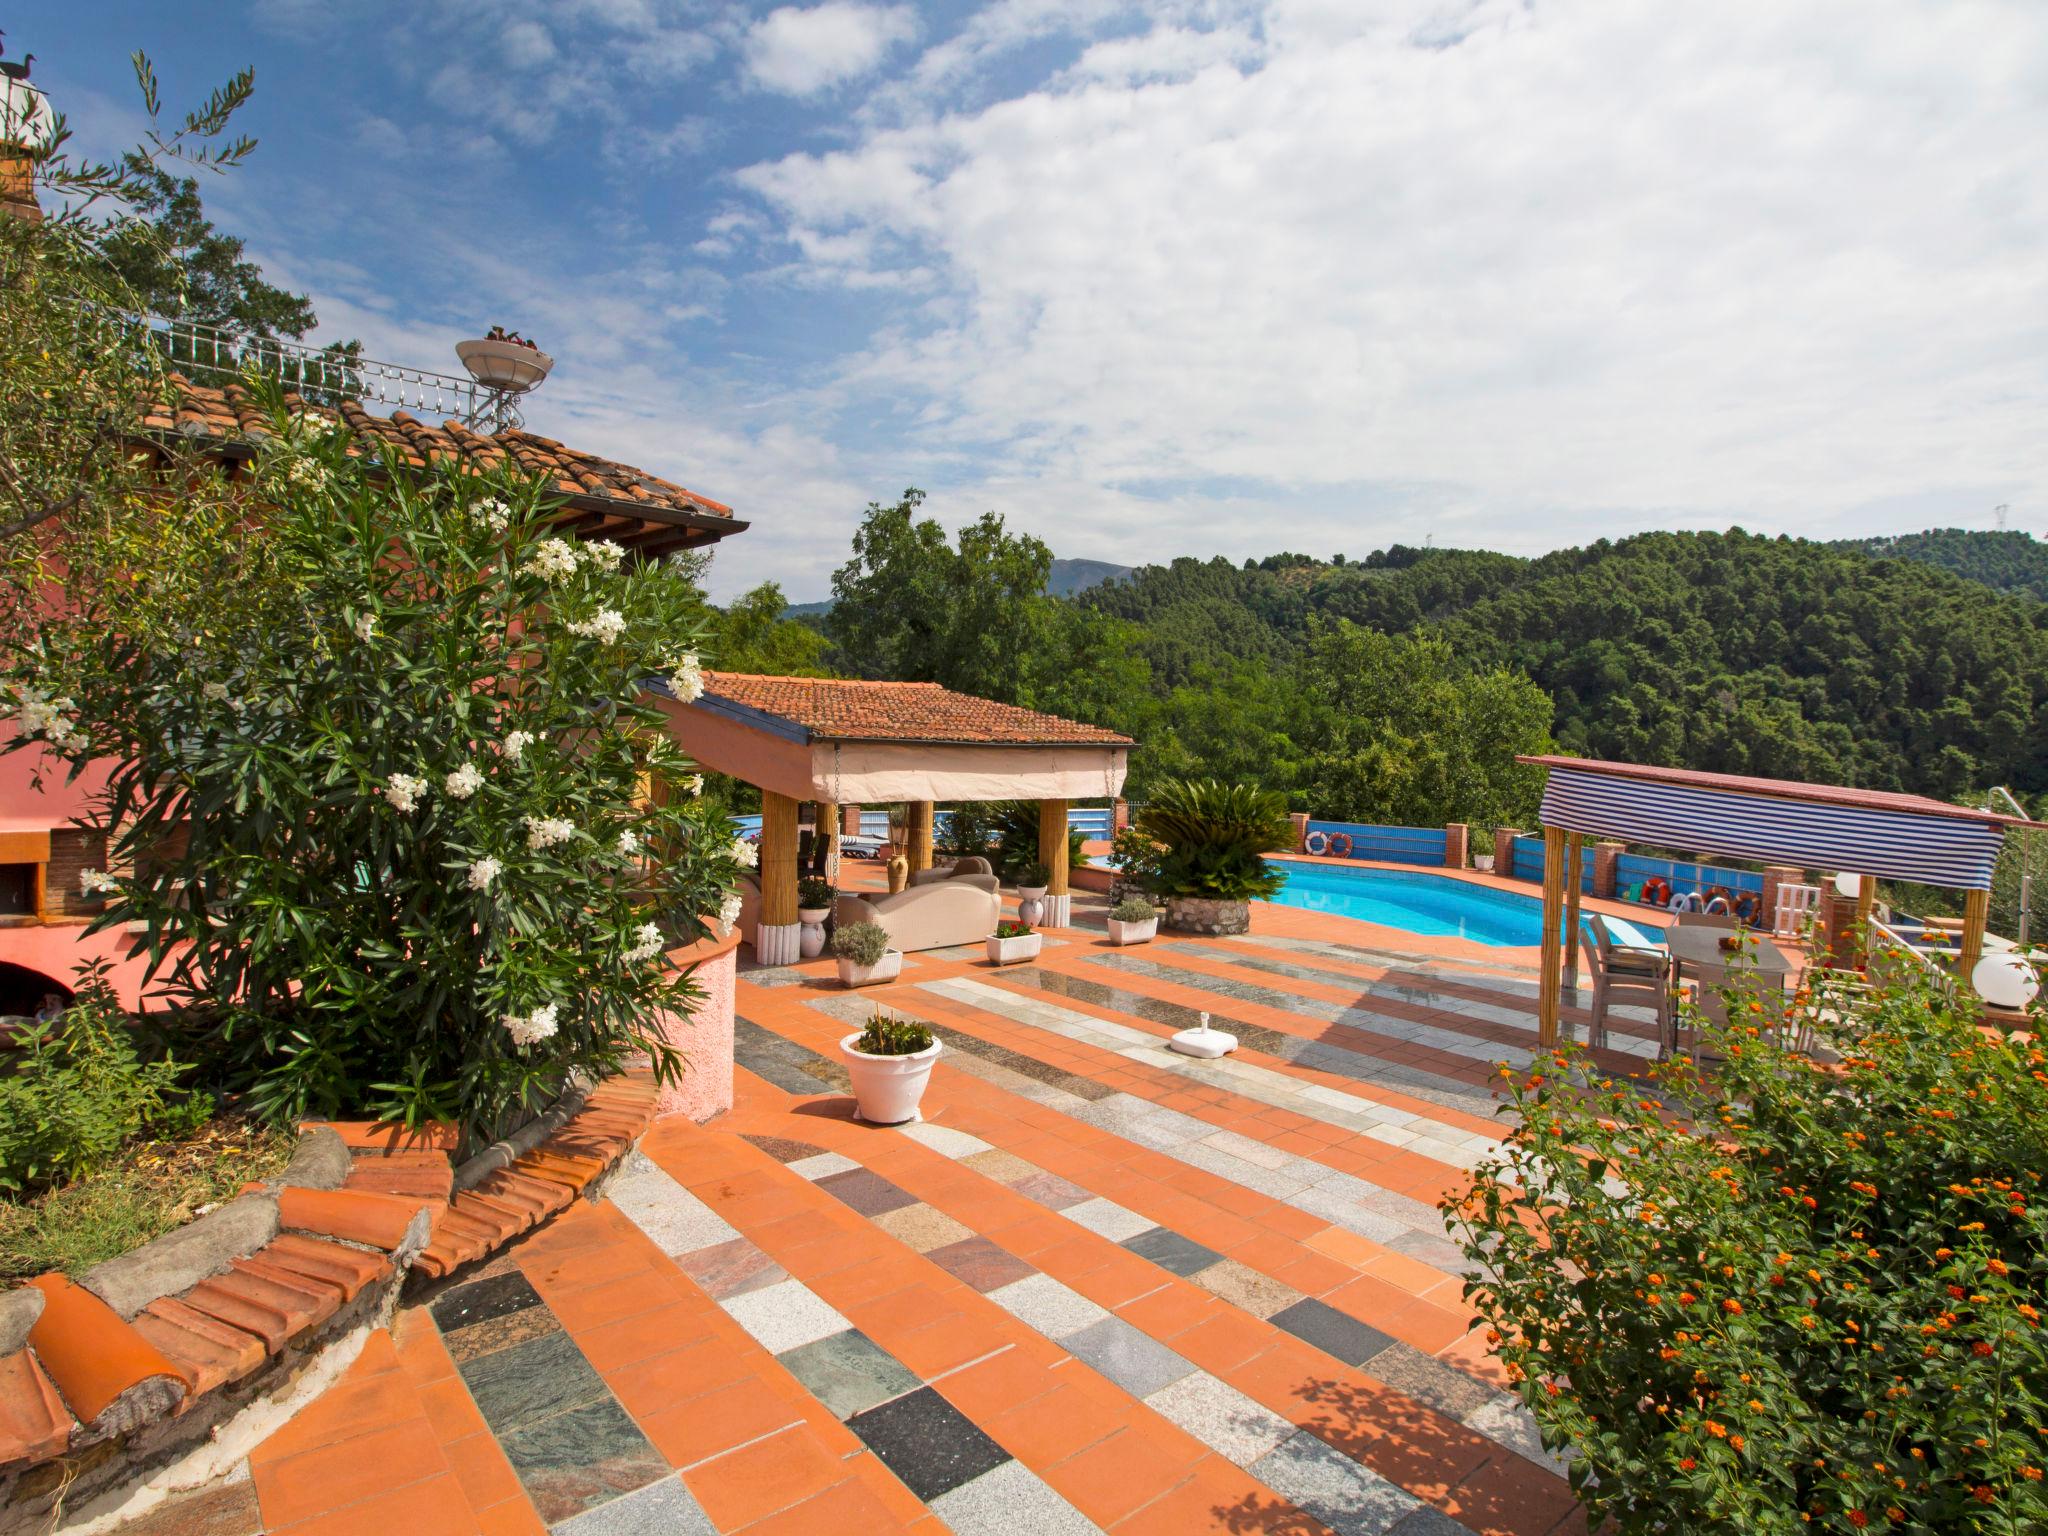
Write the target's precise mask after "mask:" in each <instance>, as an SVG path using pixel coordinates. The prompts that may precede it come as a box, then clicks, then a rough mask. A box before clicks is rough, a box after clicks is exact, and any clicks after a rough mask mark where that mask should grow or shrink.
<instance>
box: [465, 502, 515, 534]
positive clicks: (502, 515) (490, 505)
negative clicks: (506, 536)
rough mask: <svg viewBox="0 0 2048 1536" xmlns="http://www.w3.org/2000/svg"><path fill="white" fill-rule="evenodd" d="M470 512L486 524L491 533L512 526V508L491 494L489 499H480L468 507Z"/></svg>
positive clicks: (502, 530) (501, 531) (499, 531)
mask: <svg viewBox="0 0 2048 1536" xmlns="http://www.w3.org/2000/svg"><path fill="white" fill-rule="evenodd" d="M470 514H471V515H472V516H473V517H475V518H476V519H477V520H478V521H480V522H482V523H484V524H485V525H486V526H488V527H489V528H490V530H491V532H493V533H503V532H504V531H505V530H506V529H507V528H509V527H511V526H512V509H511V508H510V507H508V506H506V505H505V503H504V502H502V501H500V500H499V499H498V498H497V497H495V496H493V497H492V498H491V499H490V500H489V501H480V502H478V503H477V504H476V505H475V506H474V507H472V508H470Z"/></svg>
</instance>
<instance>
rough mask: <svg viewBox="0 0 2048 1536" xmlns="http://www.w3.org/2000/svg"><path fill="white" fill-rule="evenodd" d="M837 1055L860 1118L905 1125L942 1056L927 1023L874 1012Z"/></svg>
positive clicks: (915, 1114)
mask: <svg viewBox="0 0 2048 1536" xmlns="http://www.w3.org/2000/svg"><path fill="white" fill-rule="evenodd" d="M868 926H872V925H868ZM839 1054H840V1055H841V1056H842V1057H844V1058H845V1061H846V1073H847V1076H848V1078H849V1079H851V1081H852V1084H853V1099H854V1107H855V1108H856V1109H857V1110H858V1111H859V1113H860V1117H861V1119H863V1120H866V1121H868V1122H870V1123H871V1124H874V1125H901V1124H903V1123H904V1122H905V1121H906V1120H915V1119H917V1118H918V1112H917V1106H918V1104H919V1102H920V1101H921V1100H922V1099H923V1098H924V1090H925V1085H926V1084H927V1083H929V1082H930V1081H931V1076H932V1063H933V1062H934V1061H936V1060H938V1056H939V1042H938V1041H937V1040H936V1039H934V1038H933V1036H932V1032H931V1030H930V1028H929V1027H928V1026H926V1025H925V1024H924V1023H923V1022H921V1021H920V1020H917V1019H897V1018H891V1017H890V1016H889V1015H887V1014H885V1013H881V1012H875V1013H872V1014H870V1015H868V1021H867V1025H866V1027H865V1028H863V1029H862V1030H861V1031H860V1032H859V1033H858V1034H851V1035H846V1036H844V1037H843V1038H842V1039H841V1040H840V1042H839Z"/></svg>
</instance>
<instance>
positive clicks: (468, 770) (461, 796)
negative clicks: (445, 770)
mask: <svg viewBox="0 0 2048 1536" xmlns="http://www.w3.org/2000/svg"><path fill="white" fill-rule="evenodd" d="M441 787H442V788H443V789H445V790H447V791H448V793H449V795H450V796H451V797H452V798H454V799H457V800H467V799H468V798H469V797H470V796H471V795H473V794H475V793H476V792H477V791H478V790H480V789H482V788H483V787H484V776H483V775H482V774H480V773H478V772H477V771H476V764H475V763H464V764H463V765H462V766H461V767H460V768H458V769H456V770H455V771H454V772H453V773H451V774H449V775H448V777H447V778H445V779H443V780H442V781H441Z"/></svg>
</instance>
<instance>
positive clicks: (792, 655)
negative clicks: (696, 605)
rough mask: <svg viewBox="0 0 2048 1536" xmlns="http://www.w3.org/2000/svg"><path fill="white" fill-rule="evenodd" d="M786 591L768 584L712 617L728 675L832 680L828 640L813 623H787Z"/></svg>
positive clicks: (715, 646)
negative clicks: (751, 673)
mask: <svg viewBox="0 0 2048 1536" xmlns="http://www.w3.org/2000/svg"><path fill="white" fill-rule="evenodd" d="M788 606H789V604H788V601H787V600H786V599H785V598H784V597H783V595H782V588H781V587H779V586H777V585H776V584H775V583H774V582H772V581H764V582H762V583H761V585H760V586H758V587H755V588H754V589H753V590H752V591H750V592H748V593H746V594H745V595H743V596H741V597H738V598H735V599H734V600H733V601H732V602H731V603H730V604H728V605H727V606H726V607H724V608H722V609H715V610H713V611H712V613H711V634H712V649H713V650H714V651H715V652H716V653H717V655H718V664H719V666H721V667H722V668H724V669H725V670H726V671H728V672H759V673H766V674H769V675H771V676H775V677H830V676H832V669H831V668H830V667H828V666H827V665H826V664H825V652H826V650H827V649H828V648H829V645H828V642H827V641H826V639H825V637H824V636H823V635H821V634H819V633H818V632H817V631H816V630H815V629H812V628H811V627H810V626H809V625H808V624H799V623H797V622H796V621H795V620H794V619H785V618H784V617H783V616H782V611H783V610H784V609H785V608H787V607H788Z"/></svg>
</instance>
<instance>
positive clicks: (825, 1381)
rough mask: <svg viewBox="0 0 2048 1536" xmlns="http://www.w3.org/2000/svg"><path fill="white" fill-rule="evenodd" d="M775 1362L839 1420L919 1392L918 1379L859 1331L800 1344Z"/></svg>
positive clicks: (777, 1357)
mask: <svg viewBox="0 0 2048 1536" xmlns="http://www.w3.org/2000/svg"><path fill="white" fill-rule="evenodd" d="M775 1358H776V1359H778V1360H780V1361H781V1362H782V1363H783V1365H784V1366H786V1367H787V1368H788V1370H789V1373H790V1375H792V1376H794V1377H795V1378H796V1379H797V1380H798V1381H800V1382H802V1383H803V1384H804V1389H805V1390H806V1391H808V1392H809V1393H810V1394H811V1396H813V1397H815V1398H816V1399H817V1400H818V1401H819V1402H821V1403H823V1404H824V1405H825V1406H826V1407H827V1408H830V1409H831V1410H832V1411H833V1412H834V1413H835V1414H837V1415H838V1416H839V1417H840V1418H842V1419H848V1418H851V1417H853V1415H855V1414H856V1413H861V1412H864V1411H866V1410H867V1409H869V1408H873V1407H874V1406H875V1405H876V1404H878V1403H886V1402H887V1401H889V1399H890V1398H892V1397H901V1396H902V1395H903V1394H904V1393H906V1392H914V1391H916V1390H917V1387H918V1379H917V1378H916V1377H915V1376H913V1375H912V1374H911V1373H910V1372H909V1370H907V1369H906V1368H905V1367H904V1365H903V1364H902V1362H901V1361H899V1360H897V1359H896V1357H895V1356H894V1355H891V1354H890V1353H889V1352H888V1351H886V1350H885V1349H883V1348H882V1347H881V1345H879V1344H877V1343H876V1342H875V1341H874V1340H873V1339H871V1338H869V1337H868V1336H867V1335H866V1334H864V1333H862V1332H861V1331H860V1330H859V1329H858V1328H849V1329H847V1330H846V1331H845V1332H843V1333H832V1334H827V1335H826V1336H825V1337H824V1338H822V1339H813V1340H812V1341H811V1342H810V1343H808V1344H799V1345H798V1346H797V1347H796V1348H795V1349H786V1350H784V1351H783V1352H782V1353H781V1354H779V1355H777V1356H776V1357H775Z"/></svg>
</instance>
